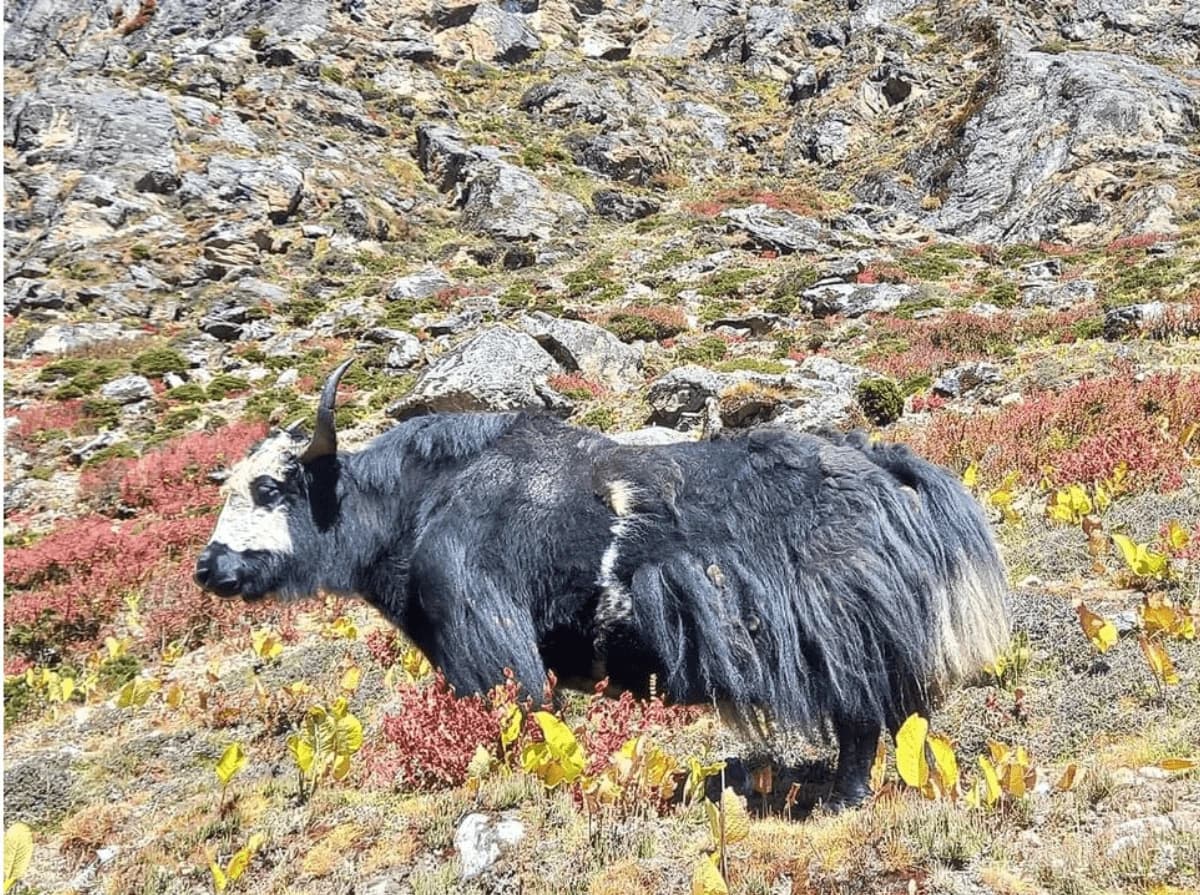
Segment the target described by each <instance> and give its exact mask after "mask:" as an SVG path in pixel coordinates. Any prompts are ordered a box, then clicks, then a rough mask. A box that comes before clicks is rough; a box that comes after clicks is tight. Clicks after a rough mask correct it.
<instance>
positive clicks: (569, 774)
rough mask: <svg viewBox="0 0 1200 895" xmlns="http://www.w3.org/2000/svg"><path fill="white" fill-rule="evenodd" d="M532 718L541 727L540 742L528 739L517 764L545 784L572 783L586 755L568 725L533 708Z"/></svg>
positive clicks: (553, 785)
mask: <svg viewBox="0 0 1200 895" xmlns="http://www.w3.org/2000/svg"><path fill="white" fill-rule="evenodd" d="M533 719H534V720H535V721H536V722H537V725H538V727H540V728H541V730H542V736H543V738H544V740H543V742H540V743H530V744H529V745H528V746H526V747H525V748H524V750H522V752H521V767H523V768H524V769H525V770H526V771H527V772H528V773H530V774H533V775H534V776H535V777H537V778H538V779H539V780H541V781H542V782H543V783H544V784H546V786H547V788H549V789H553V788H554V787H556V786H558V785H559V784H560V783H574V782H575V781H576V780H577V779H579V775H580V774H582V773H583V768H584V766H585V765H586V764H587V756H586V755H584V752H583V747H582V746H581V745H579V741H578V740H577V739H575V734H574V733H572V732H571V728H569V727H567V725H566V724H564V723H563V722H562V721H560V720H559V719H558V718H556V717H555V716H554V715H552V714H550V713H549V712H534V713H533Z"/></svg>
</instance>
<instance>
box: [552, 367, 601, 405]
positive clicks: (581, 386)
mask: <svg viewBox="0 0 1200 895" xmlns="http://www.w3.org/2000/svg"><path fill="white" fill-rule="evenodd" d="M547 382H548V383H549V385H550V387H551V388H552V389H554V390H555V391H558V392H562V393H563V394H564V395H566V396H567V397H569V398H582V399H584V400H587V399H588V398H603V397H604V396H605V395H607V394H608V393H609V389H608V386H606V385H604V384H603V383H600V382H593V381H592V380H591V379H588V378H587V377H586V376H584V375H583V374H582V373H556V374H555V375H553V376H551V377H550V378H549V379H548V380H547Z"/></svg>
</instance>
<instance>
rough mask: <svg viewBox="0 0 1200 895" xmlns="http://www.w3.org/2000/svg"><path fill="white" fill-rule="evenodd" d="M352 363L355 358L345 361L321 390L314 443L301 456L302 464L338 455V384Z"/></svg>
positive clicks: (313, 437) (309, 444)
mask: <svg viewBox="0 0 1200 895" xmlns="http://www.w3.org/2000/svg"><path fill="white" fill-rule="evenodd" d="M352 363H354V358H350V360H348V361H344V362H343V363H342V364H341V365H339V366H338V368H337V369H336V370H334V371H333V372H332V373H330V374H329V378H328V379H326V380H325V387H324V388H322V389H321V403H320V404H319V405H317V425H316V428H315V429H314V430H313V436H312V441H310V442H309V443H308V447H307V448H305V449H304V453H303V454H301V455H300V462H301V463H311V462H312V461H313V460H316V459H317V458H318V457H326V456H329V455H330V454H336V453H337V425H336V424H335V422H334V416H333V408H334V405H335V404H336V403H337V388H338V382H339V381H341V378H342V374H343V373H345V372H346V368H347V367H349V366H350V365H351V364H352Z"/></svg>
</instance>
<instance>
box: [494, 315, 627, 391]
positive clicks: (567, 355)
mask: <svg viewBox="0 0 1200 895" xmlns="http://www.w3.org/2000/svg"><path fill="white" fill-rule="evenodd" d="M518 325H519V326H520V327H521V329H522V330H524V331H525V332H527V333H528V334H529V335H531V336H533V337H534V338H535V339H537V341H538V344H539V345H541V346H542V348H544V349H545V350H546V351H548V352H549V353H550V355H551V356H552V357H553V358H554V359H555V360H556V361H558V363H559V365H560V366H561V367H562V368H563V369H564V370H566V371H567V372H569V373H574V372H579V373H582V374H583V375H584V376H586V377H587V378H589V379H593V380H598V381H599V382H601V383H603V384H604V385H607V386H608V387H609V388H611V389H613V390H614V391H618V392H624V391H628V390H629V389H630V388H632V387H633V386H634V385H635V384H636V383H637V382H639V381H640V379H641V367H642V347H641V345H640V344H634V345H629V344H626V343H625V342H622V341H621V340H620V339H618V338H617V337H616V336H615V335H613V334H612V333H611V332H609V331H608V330H606V329H605V328H604V327H602V326H596V325H595V324H593V323H585V322H584V321H582V320H565V319H563V318H560V317H551V316H550V315H549V314H547V313H545V312H543V311H535V312H534V313H532V314H527V315H525V316H524V317H522V318H521V319H520V320H519V321H518Z"/></svg>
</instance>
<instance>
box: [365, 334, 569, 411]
mask: <svg viewBox="0 0 1200 895" xmlns="http://www.w3.org/2000/svg"><path fill="white" fill-rule="evenodd" d="M557 372H560V370H559V366H558V364H557V363H555V362H554V358H552V357H551V356H550V355H549V354H547V353H546V352H545V351H544V350H543V349H542V347H541V346H540V345H538V343H537V342H536V341H535V340H534V339H533V337H532V336H529V335H526V334H525V333H519V332H516V331H515V330H511V329H509V328H507V327H504V326H496V327H493V328H491V329H487V330H484V331H483V332H481V333H480V334H479V335H477V336H474V337H473V338H471V339H469V340H468V341H466V342H464V343H463V344H461V345H459V346H458V347H456V348H454V349H452V350H451V351H449V352H447V353H446V354H444V355H442V356H441V357H439V358H437V359H436V360H435V361H433V362H432V363H431V364H430V365H429V367H428V368H427V369H426V370H425V372H424V373H423V374H422V375H421V378H420V379H419V380H417V383H416V385H415V386H414V387H413V390H412V392H411V393H410V394H408V395H407V396H406V397H405V398H403V399H402V400H401V401H399V402H398V403H396V404H395V405H393V406H392V407H391V408H389V410H388V412H389V413H390V414H391V415H392V416H394V417H397V418H398V419H404V418H407V417H409V416H417V415H419V414H422V413H432V412H437V411H467V410H549V411H551V412H554V413H558V414H561V415H563V416H567V415H569V414H570V412H571V411H572V409H573V407H572V405H571V402H570V401H568V400H567V399H566V398H564V397H563V396H562V395H560V394H558V393H557V392H555V391H554V390H553V389H552V388H550V386H548V385H547V384H546V379H547V377H549V376H551V375H553V374H554V373H557Z"/></svg>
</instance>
